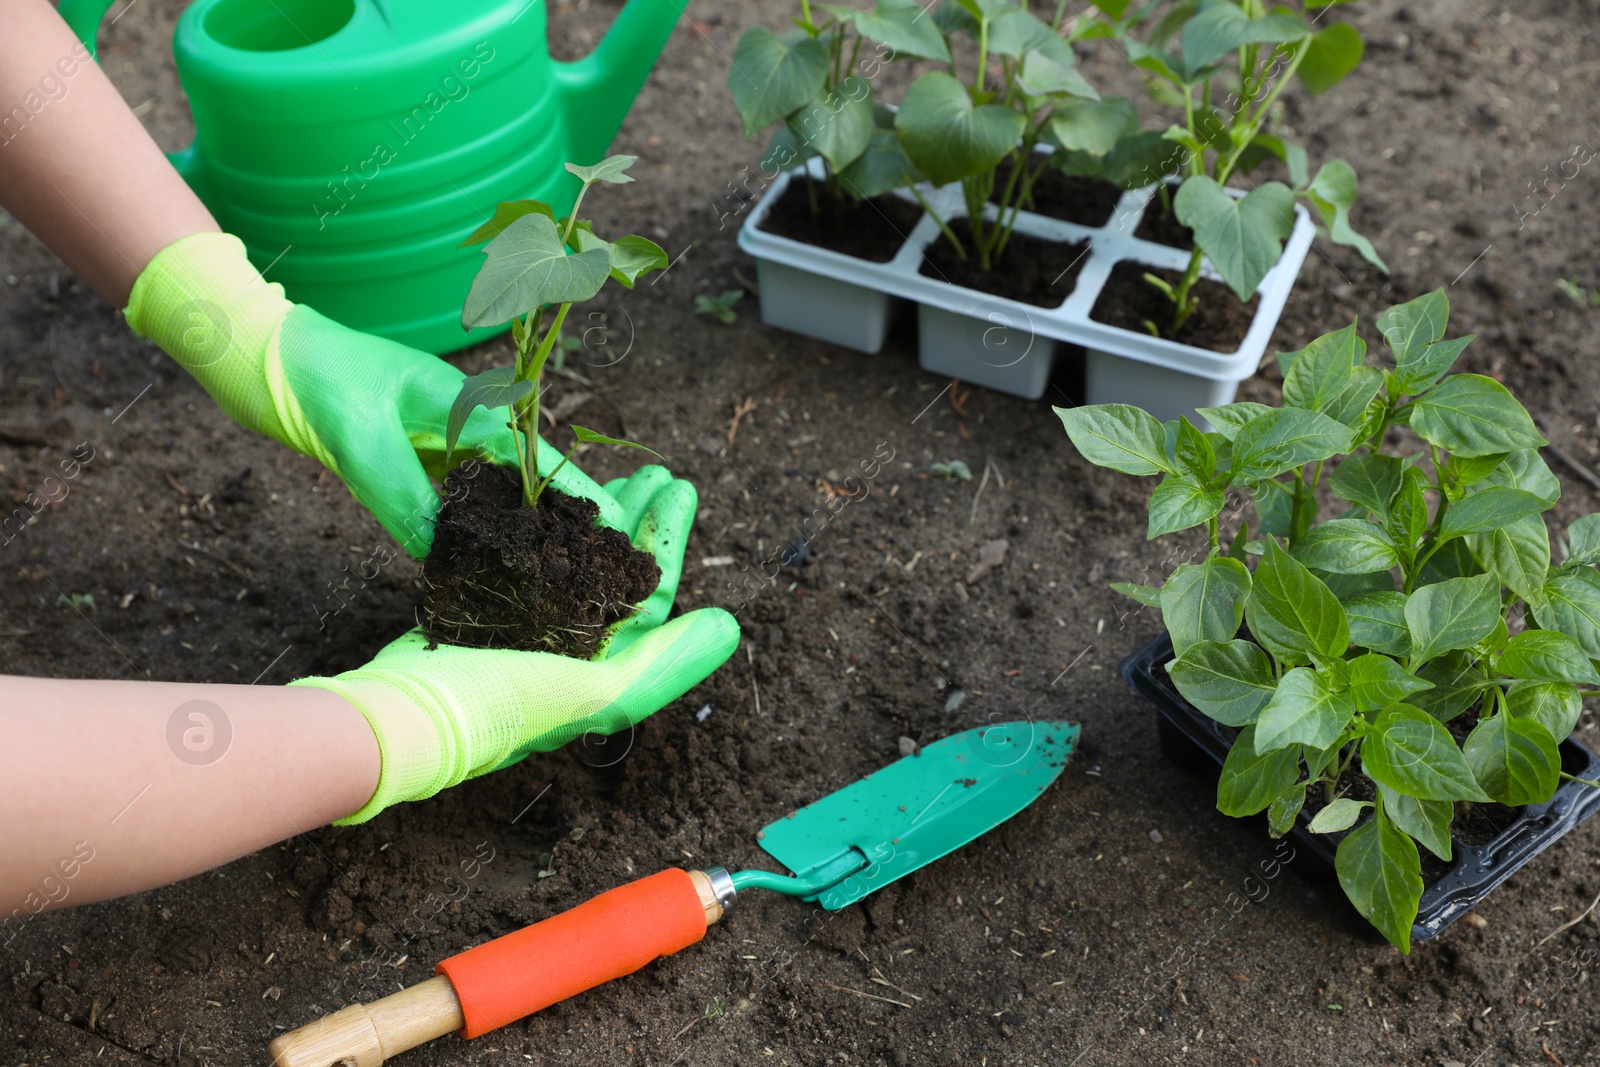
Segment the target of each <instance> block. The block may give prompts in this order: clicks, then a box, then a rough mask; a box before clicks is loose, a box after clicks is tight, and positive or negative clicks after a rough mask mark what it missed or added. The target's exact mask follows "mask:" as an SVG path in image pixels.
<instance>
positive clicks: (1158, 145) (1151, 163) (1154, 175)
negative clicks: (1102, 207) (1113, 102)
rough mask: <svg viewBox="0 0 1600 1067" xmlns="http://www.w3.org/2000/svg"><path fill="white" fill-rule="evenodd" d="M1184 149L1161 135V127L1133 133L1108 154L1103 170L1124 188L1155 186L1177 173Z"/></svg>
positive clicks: (1108, 178)
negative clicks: (1159, 129)
mask: <svg viewBox="0 0 1600 1067" xmlns="http://www.w3.org/2000/svg"><path fill="white" fill-rule="evenodd" d="M1183 156H1184V150H1183V148H1182V147H1180V146H1178V145H1175V144H1173V143H1172V142H1171V141H1169V140H1167V139H1166V138H1165V137H1163V136H1161V133H1160V131H1158V130H1142V131H1140V132H1138V133H1131V134H1128V135H1127V136H1125V137H1123V138H1122V140H1120V141H1118V142H1117V144H1116V147H1114V148H1113V149H1111V151H1110V152H1107V153H1106V157H1105V160H1104V164H1103V167H1102V171H1103V174H1104V177H1105V180H1106V181H1108V182H1111V183H1112V184H1114V185H1119V186H1121V187H1122V188H1124V189H1141V188H1143V187H1145V186H1147V185H1154V184H1155V183H1156V182H1158V181H1161V180H1163V179H1164V178H1166V177H1167V176H1168V175H1170V174H1174V173H1176V172H1177V170H1178V167H1179V166H1181V165H1182V163H1183Z"/></svg>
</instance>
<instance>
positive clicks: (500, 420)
mask: <svg viewBox="0 0 1600 1067" xmlns="http://www.w3.org/2000/svg"><path fill="white" fill-rule="evenodd" d="M125 314H126V316H127V319H128V325H130V326H131V327H133V329H134V331H135V332H136V333H138V334H140V335H142V336H144V337H148V338H150V339H151V340H153V341H155V342H156V344H158V345H160V346H161V348H162V350H163V351H165V352H166V353H167V354H168V355H170V356H171V357H172V358H173V359H175V360H177V361H178V363H180V364H181V365H182V366H183V367H184V369H185V370H187V371H188V372H189V373H190V374H192V375H194V377H195V379H196V380H197V381H199V383H200V384H201V385H203V386H205V389H206V392H208V393H210V394H211V396H212V397H213V398H214V399H215V400H216V401H217V404H218V405H219V406H221V408H222V410H223V411H225V412H227V413H228V415H229V416H231V417H232V418H233V419H234V421H235V422H238V423H240V424H241V425H243V426H246V427H248V428H250V429H252V430H255V431H257V432H258V433H262V434H265V435H266V436H267V437H270V438H272V439H273V440H275V441H279V442H281V443H283V444H285V445H288V446H289V447H290V448H292V449H294V450H295V451H296V452H299V453H301V454H303V455H307V456H312V457H314V458H315V459H317V460H319V461H320V462H321V463H322V464H323V466H325V467H327V468H328V469H329V470H331V471H332V472H333V473H334V474H336V475H338V476H339V477H340V478H341V479H343V480H344V483H345V484H346V485H347V486H349V487H350V492H351V493H353V494H354V495H355V498H356V499H357V500H358V501H360V502H361V504H362V505H363V506H364V507H366V508H367V509H368V510H369V511H371V512H372V513H373V514H374V515H375V516H377V518H378V521H379V522H381V523H382V524H383V526H384V528H385V529H387V530H388V531H389V532H390V533H391V534H393V535H394V537H395V539H396V540H398V541H399V542H400V543H401V544H402V545H404V546H405V549H406V551H408V552H410V553H411V554H412V555H413V556H418V557H420V556H424V555H426V554H427V551H428V547H429V546H430V545H431V544H432V543H433V520H434V516H435V515H436V514H437V513H438V510H439V495H438V493H437V492H436V491H435V490H434V487H433V484H432V483H431V482H430V481H429V476H430V475H432V476H433V477H434V478H442V477H443V476H444V473H445V471H444V460H445V448H444V429H445V421H446V418H447V416H448V414H449V411H450V405H451V403H453V402H454V401H455V398H456V394H457V393H458V392H459V391H460V388H461V379H462V378H463V377H464V375H463V374H462V373H461V371H459V370H457V369H455V368H454V367H452V366H451V365H450V364H448V363H446V362H445V361H444V360H442V359H439V358H437V357H436V356H432V355H429V354H428V353H426V352H420V351H418V350H416V349H414V348H408V347H406V346H405V345H402V344H399V343H397V342H395V341H388V340H384V339H383V338H380V337H373V336H371V335H369V334H364V333H358V332H356V331H355V330H350V329H347V328H345V327H343V326H340V325H339V324H338V323H336V322H333V321H332V320H330V319H327V318H324V317H323V316H321V315H319V314H318V313H317V312H315V311H313V310H311V309H310V308H308V307H306V306H305V305H303V304H295V303H293V302H291V301H290V300H288V299H287V298H285V297H284V295H283V287H282V286H281V285H278V284H276V283H271V284H269V283H268V282H267V281H266V280H265V279H263V278H262V277H261V274H260V273H259V272H258V271H257V270H256V269H255V267H253V266H251V265H250V261H249V260H248V259H247V258H246V257H245V251H244V245H243V244H242V243H241V242H240V241H239V239H238V238H237V237H234V236H232V235H230V234H226V233H197V234H191V235H190V236H188V237H185V238H182V239H181V240H178V241H175V242H173V243H172V244H171V245H168V246H167V247H166V248H164V249H162V250H161V251H160V252H159V253H158V254H157V255H156V257H155V258H154V259H153V260H151V261H150V264H149V265H148V266H147V267H145V269H144V270H143V271H142V272H141V273H140V275H139V278H138V280H137V281H136V282H135V283H134V286H133V293H132V295H131V296H130V297H129V298H128V307H127V310H126V312H125ZM474 453H476V454H477V455H479V456H481V457H483V458H485V459H489V460H492V461H496V462H500V463H507V464H510V463H514V462H516V442H515V438H514V437H513V435H512V432H511V430H510V428H509V427H508V426H507V425H506V418H505V413H504V412H503V411H492V412H491V411H488V410H486V409H484V408H479V409H477V410H476V411H475V412H474V413H473V415H472V417H471V418H470V419H468V420H467V426H466V429H465V431H464V432H463V433H462V435H461V439H460V442H459V443H458V444H457V446H456V451H455V454H456V456H457V458H458V459H470V458H471V457H472V456H473V455H474ZM560 462H561V454H560V453H559V452H557V451H556V450H555V449H554V448H552V447H551V446H550V445H548V444H546V443H545V442H544V441H540V442H539V466H540V469H542V470H552V469H554V468H555V467H556V465H557V464H559V463H560ZM553 484H554V485H555V487H556V488H557V489H559V490H561V491H562V492H563V493H566V494H567V495H568V496H582V497H587V498H588V499H590V500H593V501H595V503H597V504H598V505H599V506H600V518H599V522H600V524H601V525H604V526H611V527H613V528H616V529H623V525H622V516H621V513H620V511H619V509H618V505H617V503H616V501H614V500H612V499H611V497H610V496H609V495H607V494H606V493H604V492H602V491H601V490H600V487H599V486H598V485H597V484H595V482H594V481H593V480H592V479H590V478H589V476H588V475H586V474H584V473H583V472H582V471H580V470H578V469H577V468H576V467H574V466H573V465H572V464H570V463H569V464H567V465H566V466H565V467H564V468H562V469H561V471H560V472H559V473H558V474H557V475H556V480H555V482H554V483H553ZM624 532H626V531H624Z"/></svg>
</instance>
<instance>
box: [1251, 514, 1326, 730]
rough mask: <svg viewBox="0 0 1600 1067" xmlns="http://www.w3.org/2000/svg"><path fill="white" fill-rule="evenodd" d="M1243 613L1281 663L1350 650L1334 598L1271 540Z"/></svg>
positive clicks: (1255, 633) (1303, 567) (1317, 580)
mask: <svg viewBox="0 0 1600 1067" xmlns="http://www.w3.org/2000/svg"><path fill="white" fill-rule="evenodd" d="M1245 613H1246V615H1247V616H1248V617H1249V619H1250V632H1251V633H1252V634H1254V635H1255V637H1256V640H1258V641H1260V642H1261V644H1262V645H1263V646H1264V647H1265V648H1266V650H1267V651H1268V652H1271V653H1272V654H1273V655H1274V656H1276V657H1277V658H1278V659H1279V660H1282V661H1285V662H1289V663H1304V662H1306V661H1307V660H1309V659H1313V658H1315V659H1320V660H1323V661H1327V660H1334V659H1338V658H1339V657H1340V656H1343V655H1344V652H1345V649H1346V648H1348V647H1349V645H1350V627H1349V623H1348V622H1347V621H1346V620H1345V616H1344V608H1343V607H1342V606H1341V605H1340V603H1339V601H1338V599H1337V598H1336V597H1334V595H1333V593H1332V592H1330V591H1329V589H1328V587H1327V585H1325V584H1324V583H1323V581H1322V580H1321V579H1320V578H1318V577H1317V576H1316V575H1314V574H1312V573H1311V572H1310V571H1309V570H1307V569H1306V568H1305V566H1304V565H1303V564H1301V563H1300V562H1299V561H1297V560H1295V559H1294V558H1293V557H1292V556H1290V555H1289V554H1288V553H1287V552H1285V551H1284V550H1283V549H1281V548H1279V547H1278V542H1277V541H1276V540H1274V539H1273V538H1268V539H1267V544H1266V554H1265V555H1264V556H1263V557H1262V559H1261V563H1260V564H1259V565H1258V566H1257V567H1256V573H1255V578H1254V580H1253V582H1252V585H1251V591H1250V600H1249V603H1248V604H1247V605H1246V608H1245ZM1228 636H1230V637H1231V636H1232V634H1229V635H1228ZM1327 743H1328V742H1326V741H1325V742H1323V744H1324V745H1326V744H1327Z"/></svg>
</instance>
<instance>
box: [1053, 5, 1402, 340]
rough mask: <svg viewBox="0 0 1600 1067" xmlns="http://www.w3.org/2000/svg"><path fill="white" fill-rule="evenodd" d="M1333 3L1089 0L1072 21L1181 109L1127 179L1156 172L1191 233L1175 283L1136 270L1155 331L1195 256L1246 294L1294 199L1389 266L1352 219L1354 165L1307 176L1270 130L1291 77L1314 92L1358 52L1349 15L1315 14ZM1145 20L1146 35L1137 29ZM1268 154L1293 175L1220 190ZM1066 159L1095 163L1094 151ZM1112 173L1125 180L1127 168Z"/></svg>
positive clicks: (1187, 284) (1272, 254)
mask: <svg viewBox="0 0 1600 1067" xmlns="http://www.w3.org/2000/svg"><path fill="white" fill-rule="evenodd" d="M1333 2H1336V0H1307V2H1306V3H1305V4H1304V5H1303V10H1301V11H1294V10H1292V9H1290V8H1288V7H1286V6H1283V5H1281V4H1280V5H1273V6H1271V7H1270V8H1269V6H1268V4H1267V3H1266V2H1265V0H1204V2H1200V3H1178V4H1174V5H1171V6H1170V7H1168V8H1166V9H1165V10H1164V11H1163V12H1162V13H1161V14H1160V15H1159V17H1157V9H1158V8H1159V7H1160V6H1161V5H1159V4H1154V3H1151V4H1141V5H1138V6H1135V5H1134V4H1132V3H1131V2H1130V0H1104V2H1097V3H1096V4H1095V7H1096V8H1098V9H1099V11H1100V12H1101V14H1102V15H1103V16H1104V17H1102V18H1097V19H1090V20H1085V21H1084V22H1083V24H1082V25H1080V26H1079V27H1078V29H1077V31H1076V32H1077V33H1078V34H1079V35H1081V36H1086V37H1104V38H1109V39H1112V40H1114V41H1116V42H1117V43H1118V44H1119V45H1120V46H1121V47H1122V48H1123V49H1125V50H1126V52H1127V54H1128V57H1129V58H1130V60H1131V61H1132V62H1133V64H1134V65H1135V66H1136V67H1139V68H1140V69H1141V70H1144V71H1146V72H1147V73H1148V75H1149V78H1148V81H1147V85H1148V87H1149V91H1150V95H1151V96H1152V97H1153V98H1154V99H1155V100H1156V101H1157V102H1159V103H1162V104H1166V105H1169V106H1173V107H1175V108H1181V110H1182V113H1183V122H1182V123H1181V124H1174V125H1172V126H1170V127H1169V128H1168V129H1167V130H1166V131H1165V133H1163V134H1161V135H1160V136H1161V137H1162V138H1164V139H1165V140H1166V141H1167V142H1168V147H1169V149H1172V150H1173V151H1168V152H1166V153H1164V154H1161V156H1160V158H1161V163H1160V165H1159V166H1157V167H1155V168H1153V169H1147V170H1146V172H1145V173H1144V174H1143V175H1142V176H1140V177H1138V178H1136V179H1134V182H1135V184H1138V185H1148V184H1150V183H1151V182H1152V181H1160V184H1158V185H1157V195H1158V196H1159V197H1160V198H1161V200H1162V204H1163V207H1164V208H1165V209H1166V210H1168V211H1170V212H1171V213H1172V214H1173V215H1174V217H1176V218H1177V220H1178V221H1179V222H1180V223H1182V224H1183V225H1185V226H1188V227H1189V228H1191V229H1192V230H1193V231H1194V243H1195V248H1194V253H1193V255H1191V256H1190V258H1189V263H1188V265H1187V267H1186V268H1185V269H1184V272H1183V274H1182V276H1181V277H1180V278H1179V279H1178V281H1177V282H1176V283H1168V282H1167V281H1166V280H1164V279H1162V278H1159V277H1157V276H1156V275H1154V274H1147V275H1146V276H1145V279H1146V281H1148V282H1149V283H1150V284H1151V285H1153V286H1155V287H1156V288H1157V289H1159V290H1160V291H1161V292H1162V293H1163V294H1164V295H1165V296H1166V297H1167V299H1168V300H1169V301H1170V302H1171V304H1172V314H1171V318H1170V319H1169V320H1168V321H1167V322H1166V323H1164V324H1156V323H1149V324H1148V327H1149V328H1150V330H1151V331H1152V332H1154V333H1158V334H1159V333H1162V332H1163V328H1164V332H1165V333H1166V335H1167V336H1172V335H1174V334H1176V333H1177V332H1178V331H1179V330H1180V329H1182V328H1183V326H1184V324H1185V323H1186V322H1188V320H1189V318H1190V317H1191V316H1192V315H1193V314H1194V312H1195V309H1196V308H1197V307H1198V304H1199V299H1198V296H1197V294H1196V293H1195V286H1196V283H1198V282H1199V281H1200V278H1201V269H1202V261H1203V260H1209V261H1210V263H1211V265H1212V267H1213V268H1214V269H1215V270H1216V272H1217V274H1218V275H1219V276H1220V277H1221V278H1222V280H1223V282H1224V283H1226V284H1227V286H1228V288H1230V289H1231V290H1233V292H1234V295H1236V296H1237V297H1238V298H1239V299H1240V300H1248V299H1249V298H1250V295H1251V294H1252V293H1254V292H1255V290H1256V287H1257V286H1259V285H1260V284H1261V281H1262V279H1263V278H1265V277H1266V275H1267V272H1268V271H1270V270H1271V269H1272V267H1273V265H1274V264H1276V263H1277V261H1278V258H1279V257H1280V256H1281V255H1282V252H1283V242H1284V240H1285V239H1287V238H1288V236H1289V235H1290V233H1291V232H1293V230H1294V219H1295V213H1294V205H1295V202H1296V201H1297V200H1304V201H1306V202H1307V203H1309V204H1310V205H1311V207H1312V208H1313V209H1315V210H1316V212H1317V214H1318V215H1319V216H1320V217H1321V219H1322V221H1323V223H1324V225H1325V226H1326V227H1327V232H1328V237H1329V238H1330V239H1331V240H1333V241H1334V242H1335V243H1336V244H1343V245H1349V246H1350V247H1352V248H1354V249H1356V251H1357V252H1359V253H1360V254H1361V256H1362V257H1363V258H1364V259H1366V260H1367V261H1368V262H1369V263H1371V264H1373V265H1374V266H1376V267H1378V268H1379V269H1380V270H1384V271H1387V269H1388V268H1387V267H1386V266H1385V264H1384V262H1383V260H1382V259H1381V258H1380V257H1379V256H1378V254H1377V252H1376V250H1374V249H1373V247H1372V243H1371V242H1370V241H1368V240H1367V238H1365V237H1363V236H1362V235H1360V234H1359V233H1357V232H1356V231H1355V229H1354V228H1353V227H1352V226H1351V224H1350V209H1351V206H1352V205H1353V204H1354V203H1355V200H1356V193H1357V183H1356V173H1355V169H1354V168H1353V167H1351V166H1350V164H1349V163H1347V162H1345V161H1344V160H1341V159H1335V160H1329V161H1328V162H1326V163H1324V164H1323V165H1322V166H1321V167H1320V168H1319V169H1318V170H1317V173H1316V174H1315V176H1312V175H1311V174H1310V171H1309V167H1308V162H1307V155H1306V151H1305V149H1304V148H1303V147H1301V146H1300V145H1298V144H1295V143H1294V142H1293V141H1290V140H1288V139H1287V138H1285V137H1283V136H1281V135H1279V134H1277V133H1273V132H1271V130H1270V127H1271V125H1272V118H1273V114H1274V108H1275V105H1276V104H1277V103H1278V100H1279V98H1280V96H1281V95H1282V93H1283V92H1284V90H1285V89H1286V88H1287V87H1288V86H1289V84H1290V83H1291V81H1293V80H1294V79H1295V78H1298V79H1299V81H1300V83H1301V85H1303V86H1304V87H1305V89H1306V90H1307V91H1308V92H1309V93H1310V94H1311V95H1312V97H1313V98H1315V97H1317V96H1320V95H1321V94H1322V93H1324V92H1326V91H1327V90H1328V89H1330V88H1332V87H1333V86H1334V85H1336V84H1338V82H1339V81H1340V80H1342V79H1343V78H1344V77H1345V75H1347V74H1349V73H1350V72H1351V71H1352V70H1354V69H1355V68H1356V67H1357V65H1359V64H1360V62H1361V56H1362V52H1363V47H1364V46H1363V43H1362V40H1361V36H1360V34H1359V33H1357V32H1356V30H1355V29H1354V28H1353V27H1351V26H1350V25H1349V24H1348V23H1344V22H1332V23H1328V24H1323V23H1322V15H1323V14H1324V13H1325V12H1324V10H1323V9H1325V8H1327V7H1329V6H1330V4H1331V3H1333ZM1311 12H1314V14H1312V15H1311V17H1310V18H1307V14H1308V13H1311ZM1146 26H1147V28H1148V32H1147V33H1146V34H1145V35H1144V39H1143V40H1141V39H1139V38H1138V37H1135V36H1134V34H1133V31H1134V30H1135V29H1136V28H1140V27H1146ZM1174 45H1176V51H1173V50H1172V49H1173V46H1174ZM1129 143H1130V144H1137V143H1139V142H1137V141H1129ZM1145 144H1146V146H1148V142H1145ZM1268 159H1276V160H1278V161H1279V162H1281V163H1282V164H1283V166H1284V168H1285V170H1286V171H1287V174H1288V177H1289V182H1290V184H1288V185H1285V184H1284V183H1283V182H1279V181H1269V182H1263V183H1261V184H1259V185H1257V186H1255V187H1254V188H1252V189H1251V190H1250V192H1248V193H1247V194H1245V195H1244V196H1243V197H1242V198H1238V199H1235V198H1234V197H1232V196H1230V195H1229V194H1228V192H1227V191H1226V189H1225V188H1224V187H1225V186H1226V185H1227V183H1228V181H1229V180H1230V179H1231V178H1234V177H1235V176H1239V175H1247V174H1249V173H1250V172H1251V171H1252V170H1253V169H1254V168H1255V167H1256V166H1258V165H1259V164H1261V163H1262V162H1264V161H1266V160H1268ZM1064 162H1066V161H1064ZM1066 165H1069V166H1073V165H1076V166H1078V167H1080V168H1081V169H1084V170H1085V171H1086V172H1093V170H1094V164H1093V160H1086V159H1081V158H1080V159H1078V160H1075V161H1072V162H1068V163H1067V164H1066ZM1174 169H1176V171H1177V172H1178V174H1179V177H1180V182H1179V184H1178V190H1177V193H1176V195H1172V196H1170V199H1169V192H1168V188H1167V184H1166V182H1165V181H1164V179H1165V177H1166V176H1167V175H1168V174H1169V173H1171V171H1172V170H1174ZM1108 176H1109V175H1108ZM1116 177H1117V179H1118V180H1120V181H1123V182H1124V183H1126V182H1127V181H1128V176H1127V175H1119V176H1116Z"/></svg>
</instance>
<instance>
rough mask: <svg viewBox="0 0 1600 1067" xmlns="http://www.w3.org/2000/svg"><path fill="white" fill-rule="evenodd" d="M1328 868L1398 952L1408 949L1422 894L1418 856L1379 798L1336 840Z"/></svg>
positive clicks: (1420, 862) (1369, 920)
mask: <svg viewBox="0 0 1600 1067" xmlns="http://www.w3.org/2000/svg"><path fill="white" fill-rule="evenodd" d="M1334 869H1335V870H1336V871H1337V872H1338V874H1339V884H1340V885H1341V886H1343V887H1344V893H1345V896H1347V897H1349V898H1350V903H1352V904H1354V905H1355V906H1356V910H1357V911H1359V912H1360V913H1361V914H1362V915H1364V916H1366V918H1367V921H1368V922H1370V923H1372V925H1373V926H1376V927H1377V928H1378V931H1379V932H1380V933H1382V934H1383V936H1384V937H1387V938H1388V939H1389V942H1390V943H1391V944H1393V945H1394V946H1395V947H1396V948H1398V949H1399V950H1400V951H1401V952H1410V951H1411V924H1412V923H1414V922H1416V920H1417V904H1418V902H1419V901H1420V900H1421V899H1422V858H1421V857H1420V856H1419V855H1418V854H1417V846H1416V843H1415V842H1413V841H1412V840H1411V838H1409V837H1407V836H1406V835H1405V834H1404V833H1402V832H1400V830H1398V829H1396V828H1395V826H1394V824H1393V823H1391V822H1390V821H1389V818H1388V816H1387V815H1386V814H1385V812H1384V809H1383V806H1382V805H1381V804H1380V805H1379V806H1378V807H1377V808H1375V809H1374V810H1373V812H1372V818H1371V819H1369V820H1367V821H1366V822H1365V823H1363V824H1362V825H1361V826H1359V827H1357V828H1356V829H1355V830H1352V831H1351V832H1350V834H1349V836H1348V837H1346V838H1345V839H1344V840H1343V841H1341V842H1339V851H1338V852H1337V853H1335V855H1334Z"/></svg>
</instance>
